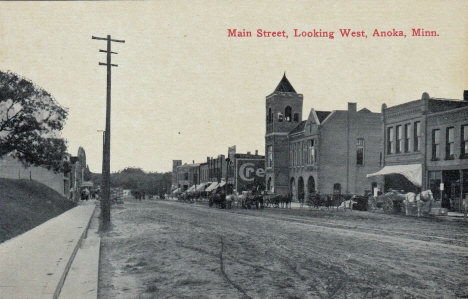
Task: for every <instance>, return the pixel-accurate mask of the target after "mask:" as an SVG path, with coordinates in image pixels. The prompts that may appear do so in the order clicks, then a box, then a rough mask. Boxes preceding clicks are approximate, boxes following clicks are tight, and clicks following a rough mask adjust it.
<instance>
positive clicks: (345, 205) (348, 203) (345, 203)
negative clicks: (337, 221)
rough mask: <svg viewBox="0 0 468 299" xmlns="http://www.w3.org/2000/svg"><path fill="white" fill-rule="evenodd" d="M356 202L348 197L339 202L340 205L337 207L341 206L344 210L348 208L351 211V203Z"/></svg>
mask: <svg viewBox="0 0 468 299" xmlns="http://www.w3.org/2000/svg"><path fill="white" fill-rule="evenodd" d="M355 203H357V201H354V200H352V199H348V200H345V201H343V202H342V203H341V205H340V206H339V207H338V209H339V208H343V210H344V211H346V210H350V211H352V210H353V205H354V204H355Z"/></svg>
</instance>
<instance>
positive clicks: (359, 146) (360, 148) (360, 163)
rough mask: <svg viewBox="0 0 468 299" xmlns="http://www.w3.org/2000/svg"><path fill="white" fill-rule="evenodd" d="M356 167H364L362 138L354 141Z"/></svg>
mask: <svg viewBox="0 0 468 299" xmlns="http://www.w3.org/2000/svg"><path fill="white" fill-rule="evenodd" d="M356 165H357V166H364V138H358V139H357V141H356Z"/></svg>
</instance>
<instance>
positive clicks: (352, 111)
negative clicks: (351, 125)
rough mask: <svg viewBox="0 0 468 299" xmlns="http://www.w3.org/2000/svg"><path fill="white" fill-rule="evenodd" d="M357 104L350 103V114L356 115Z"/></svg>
mask: <svg viewBox="0 0 468 299" xmlns="http://www.w3.org/2000/svg"><path fill="white" fill-rule="evenodd" d="M356 107H357V105H356V103H350V102H348V112H350V113H356Z"/></svg>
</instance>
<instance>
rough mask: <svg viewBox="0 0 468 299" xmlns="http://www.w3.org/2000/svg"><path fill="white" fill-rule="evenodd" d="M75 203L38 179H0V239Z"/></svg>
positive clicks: (33, 225) (8, 237)
mask: <svg viewBox="0 0 468 299" xmlns="http://www.w3.org/2000/svg"><path fill="white" fill-rule="evenodd" d="M75 206H76V204H75V203H73V202H71V201H69V200H67V199H65V198H64V197H63V196H61V195H60V194H59V193H58V192H56V191H55V190H52V189H50V188H49V187H47V186H45V185H43V184H40V183H38V182H35V181H30V180H12V179H0V243H1V242H4V241H6V240H8V239H11V238H13V237H15V236H17V235H20V234H22V233H24V232H26V231H28V230H30V229H32V228H34V227H36V226H38V225H39V224H41V223H44V222H46V221H47V220H49V219H51V218H54V217H56V216H58V215H60V214H62V213H63V212H65V211H67V210H69V209H71V208H73V207H75Z"/></svg>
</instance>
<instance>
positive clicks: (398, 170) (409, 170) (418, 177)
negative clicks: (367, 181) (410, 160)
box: [367, 164, 422, 187]
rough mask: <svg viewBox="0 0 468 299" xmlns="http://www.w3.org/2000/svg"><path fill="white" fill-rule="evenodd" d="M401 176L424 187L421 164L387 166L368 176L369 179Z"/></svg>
mask: <svg viewBox="0 0 468 299" xmlns="http://www.w3.org/2000/svg"><path fill="white" fill-rule="evenodd" d="M390 174H401V175H403V176H404V177H406V178H407V179H408V180H409V181H410V182H411V183H413V184H414V185H416V186H417V187H421V185H422V166H421V164H409V165H392V166H385V167H384V168H382V169H381V170H379V171H377V172H374V173H371V174H368V175H367V177H368V178H370V177H373V176H378V175H390Z"/></svg>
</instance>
